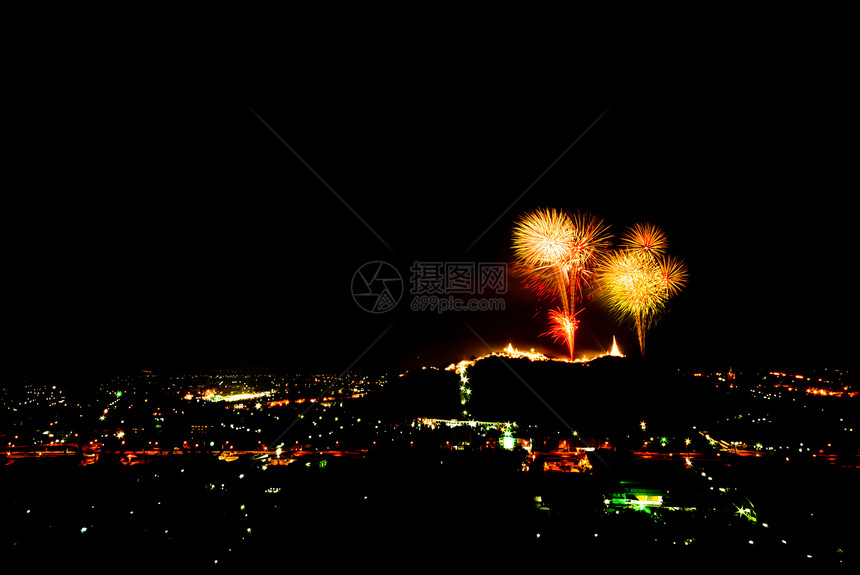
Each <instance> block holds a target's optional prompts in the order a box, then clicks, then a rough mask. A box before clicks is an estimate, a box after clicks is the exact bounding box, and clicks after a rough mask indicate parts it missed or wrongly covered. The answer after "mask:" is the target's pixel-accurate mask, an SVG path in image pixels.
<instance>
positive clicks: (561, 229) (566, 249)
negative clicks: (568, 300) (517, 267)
mask: <svg viewBox="0 0 860 575" xmlns="http://www.w3.org/2000/svg"><path fill="white" fill-rule="evenodd" d="M573 239H574V228H573V222H572V221H571V219H570V217H569V216H568V215H567V214H565V213H564V212H559V211H556V210H554V209H541V210H535V211H533V212H529V213H527V214H525V215H524V216H522V217H521V218H520V220H519V221H518V222H517V224H516V226H514V251H515V253H516V255H517V258H518V259H519V260H520V261H521V262H523V263H524V264H526V265H528V266H533V267H537V268H543V267H547V266H559V265H563V264H565V263H566V262H567V261H568V260H569V259H570V253H571V250H572V248H573Z"/></svg>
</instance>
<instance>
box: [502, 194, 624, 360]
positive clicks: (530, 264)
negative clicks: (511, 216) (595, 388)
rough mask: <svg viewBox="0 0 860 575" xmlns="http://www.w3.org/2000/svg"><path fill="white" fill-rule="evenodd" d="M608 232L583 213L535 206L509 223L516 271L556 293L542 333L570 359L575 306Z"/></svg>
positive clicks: (537, 287)
mask: <svg viewBox="0 0 860 575" xmlns="http://www.w3.org/2000/svg"><path fill="white" fill-rule="evenodd" d="M611 237H612V236H611V234H610V233H609V227H608V226H607V225H605V224H604V223H603V221H602V220H601V219H600V218H597V217H595V216H593V215H591V214H589V213H587V212H577V213H576V214H574V215H568V214H566V213H564V212H561V211H557V210H555V209H541V210H536V211H533V212H529V213H526V214H524V215H523V216H522V217H521V218H520V220H519V221H518V222H517V224H516V225H515V226H514V233H513V246H514V253H515V255H516V258H517V260H518V261H517V270H518V271H519V272H520V274H521V275H522V276H523V277H524V278H525V284H526V286H527V287H529V288H531V289H533V290H535V291H536V292H537V293H538V294H539V295H541V296H551V295H556V296H557V298H558V300H559V301H560V303H561V309H559V310H553V311H551V312H550V316H549V319H550V325H551V326H552V327H551V329H550V331H549V332H547V334H550V335H552V336H553V338H554V339H556V340H558V341H563V342H565V343H566V344H567V347H568V351H569V353H570V358H571V359H573V351H574V335H575V331H576V326H577V323H578V322H577V320H576V319H575V316H576V314H577V313H578V310H577V307H578V304H579V303H580V302H581V299H582V297H583V293H584V290H585V288H586V287H587V286H588V285H590V283H591V282H592V280H593V279H594V270H595V268H597V267H598V266H599V265H600V263H601V262H602V261H603V258H604V257H605V253H606V250H607V249H608V248H609V245H610V240H611ZM544 335H546V334H544Z"/></svg>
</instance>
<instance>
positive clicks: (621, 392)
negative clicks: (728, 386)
mask: <svg viewBox="0 0 860 575" xmlns="http://www.w3.org/2000/svg"><path fill="white" fill-rule="evenodd" d="M467 375H468V379H469V386H470V388H471V394H470V396H469V400H468V402H467V403H466V405H462V404H461V402H460V392H459V388H460V379H459V376H458V375H456V374H454V373H453V372H450V371H443V370H436V369H425V370H416V371H412V372H409V373H407V374H406V375H404V376H403V377H400V378H398V379H396V380H395V381H393V382H391V383H389V384H388V385H386V386H385V388H383V389H382V390H381V391H379V392H377V393H376V394H374V395H373V396H372V397H369V398H367V401H365V402H364V404H365V405H364V406H363V409H364V410H367V413H368V414H369V415H371V414H372V415H375V416H380V417H381V416H385V417H393V418H396V419H406V420H408V419H415V418H418V417H429V418H438V419H464V418H468V419H475V420H478V421H511V422H516V423H517V424H518V425H521V426H522V425H535V426H539V427H541V428H545V429H547V430H556V431H559V432H562V433H564V432H569V431H571V430H577V431H578V432H579V433H580V434H586V433H588V434H594V435H605V436H614V435H618V434H621V433H623V432H625V431H629V430H631V429H633V428H635V427H636V426H638V424H639V422H640V421H642V420H647V421H648V422H649V424H652V423H655V424H656V423H659V424H660V425H661V426H665V427H677V426H685V425H689V424H690V423H691V422H692V421H694V417H693V415H694V414H698V415H701V414H702V413H703V412H704V411H708V412H710V411H712V410H713V409H715V400H716V397H715V395H714V392H713V389H712V388H711V387H710V386H704V385H700V384H699V383H698V382H695V381H692V380H691V378H686V377H683V376H682V375H680V374H679V373H677V372H673V371H669V370H665V369H663V368H660V367H652V366H650V365H648V364H647V363H645V362H642V361H641V360H639V359H638V358H636V359H632V358H622V357H611V356H606V357H602V358H598V359H595V360H592V361H591V362H588V363H575V364H571V363H566V362H554V361H531V360H529V359H526V358H516V359H515V358H506V357H499V356H491V357H486V358H483V359H480V360H478V361H477V362H476V363H475V364H474V365H472V366H471V367H469V368H468V370H467ZM464 409H465V410H467V411H468V416H464V415H463V410H464Z"/></svg>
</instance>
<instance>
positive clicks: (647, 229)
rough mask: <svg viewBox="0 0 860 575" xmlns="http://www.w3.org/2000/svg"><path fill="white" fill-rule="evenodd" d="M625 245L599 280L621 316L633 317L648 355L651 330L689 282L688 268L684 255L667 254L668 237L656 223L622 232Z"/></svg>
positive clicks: (609, 259)
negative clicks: (646, 342)
mask: <svg viewBox="0 0 860 575" xmlns="http://www.w3.org/2000/svg"><path fill="white" fill-rule="evenodd" d="M621 246H622V247H621V249H619V250H617V251H616V252H614V253H613V254H611V255H610V256H608V257H607V258H606V259H605V260H604V263H603V265H602V266H601V269H600V272H599V277H600V279H599V283H600V286H601V289H602V294H603V296H604V298H605V301H606V303H607V305H608V307H609V310H610V311H611V312H612V313H613V314H614V315H615V316H616V317H617V319H619V320H621V321H623V320H632V321H633V323H634V325H635V326H636V333H637V336H638V338H639V350H640V353H641V354H642V355H643V356H644V355H645V340H646V336H647V334H648V332H649V330H650V329H651V327H652V326H653V325H654V322H655V321H656V320H657V319H658V318H659V316H660V315H661V314H662V313H663V312H664V311H665V309H666V305H667V304H668V302H669V300H670V299H671V298H672V297H673V296H675V295H677V294H678V293H680V292H681V291H682V290H683V288H684V286H686V284H687V277H688V276H687V268H686V266H685V265H684V262H683V261H681V260H680V259H678V258H676V257H672V256H666V255H664V254H665V250H666V247H667V242H666V238H665V235H664V234H663V232H662V230H660V229H659V228H657V227H656V226H651V225H649V224H637V225H636V226H633V227H632V228H630V229H629V230H627V232H626V233H625V234H624V236H622V242H621Z"/></svg>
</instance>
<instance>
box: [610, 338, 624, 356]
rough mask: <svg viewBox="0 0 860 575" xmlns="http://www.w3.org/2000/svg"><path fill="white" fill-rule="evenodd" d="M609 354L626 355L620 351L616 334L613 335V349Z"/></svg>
mask: <svg viewBox="0 0 860 575" xmlns="http://www.w3.org/2000/svg"><path fill="white" fill-rule="evenodd" d="M609 355H611V356H614V357H624V356H623V355H622V354H621V352H620V351H618V343H617V342H616V341H615V336H614V335H613V336H612V351H610V352H609Z"/></svg>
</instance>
